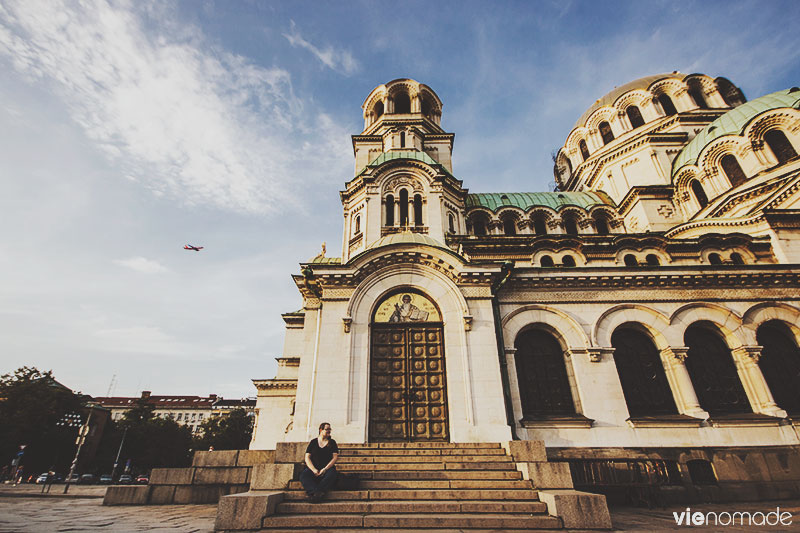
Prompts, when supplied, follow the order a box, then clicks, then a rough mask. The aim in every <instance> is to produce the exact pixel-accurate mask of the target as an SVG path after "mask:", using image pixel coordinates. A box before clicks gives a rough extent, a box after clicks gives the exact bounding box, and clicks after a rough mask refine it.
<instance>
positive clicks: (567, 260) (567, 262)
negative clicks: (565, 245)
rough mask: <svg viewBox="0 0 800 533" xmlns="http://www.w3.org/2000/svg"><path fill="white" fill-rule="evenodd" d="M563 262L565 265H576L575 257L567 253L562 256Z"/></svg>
mask: <svg viewBox="0 0 800 533" xmlns="http://www.w3.org/2000/svg"><path fill="white" fill-rule="evenodd" d="M561 264H563V265H564V266H565V267H574V266H575V258H574V257H572V256H571V255H565V256H564V257H562V258H561Z"/></svg>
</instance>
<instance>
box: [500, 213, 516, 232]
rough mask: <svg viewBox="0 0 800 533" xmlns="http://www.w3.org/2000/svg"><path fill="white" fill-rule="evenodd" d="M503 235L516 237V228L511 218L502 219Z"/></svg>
mask: <svg viewBox="0 0 800 533" xmlns="http://www.w3.org/2000/svg"><path fill="white" fill-rule="evenodd" d="M503 233H504V234H505V235H516V234H517V227H516V224H515V223H514V219H513V218H512V217H505V218H504V219H503Z"/></svg>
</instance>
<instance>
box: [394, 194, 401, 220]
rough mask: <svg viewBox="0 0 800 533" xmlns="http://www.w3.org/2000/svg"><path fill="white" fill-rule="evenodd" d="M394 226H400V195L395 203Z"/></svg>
mask: <svg viewBox="0 0 800 533" xmlns="http://www.w3.org/2000/svg"><path fill="white" fill-rule="evenodd" d="M393 225H394V226H400V225H401V221H400V195H398V196H397V199H395V201H394V224H393Z"/></svg>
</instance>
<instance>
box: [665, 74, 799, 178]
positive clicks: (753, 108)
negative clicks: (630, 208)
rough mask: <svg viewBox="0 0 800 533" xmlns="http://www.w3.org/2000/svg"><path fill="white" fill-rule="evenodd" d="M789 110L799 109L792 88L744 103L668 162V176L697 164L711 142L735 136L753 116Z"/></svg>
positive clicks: (714, 123) (699, 135)
mask: <svg viewBox="0 0 800 533" xmlns="http://www.w3.org/2000/svg"><path fill="white" fill-rule="evenodd" d="M782 107H790V108H794V109H800V89H798V88H797V87H792V88H791V89H785V90H783V91H777V92H774V93H772V94H768V95H766V96H762V97H761V98H756V99H755V100H751V101H749V102H746V103H744V104H742V105H740V106H738V107H736V108H734V109H731V110H730V111H728V112H727V113H725V114H724V115H722V116H721V117H719V118H718V119H717V120H715V121H714V122H712V123H711V124H709V125H708V126H706V127H705V128H704V129H703V130H702V131H700V133H698V134H697V135H696V136H695V138H694V139H692V140H691V142H690V143H689V144H687V145H686V147H685V148H684V149H683V150H681V153H679V154H678V157H676V158H675V160H674V161H673V162H672V175H673V176H674V175H675V174H676V173H677V172H678V170H680V168H681V167H683V166H685V165H693V164H695V163H697V158H698V157H699V156H700V153H701V152H702V151H703V148H705V147H706V146H708V145H709V144H710V143H711V142H712V141H714V140H715V139H718V138H720V137H723V136H725V135H739V134H741V133H742V131H743V130H744V129H745V128H746V127H747V125H748V124H749V123H750V122H751V121H752V120H753V118H755V117H756V116H758V115H760V114H762V113H764V112H766V111H771V110H773V109H779V108H782Z"/></svg>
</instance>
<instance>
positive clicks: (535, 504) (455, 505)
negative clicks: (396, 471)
mask: <svg viewBox="0 0 800 533" xmlns="http://www.w3.org/2000/svg"><path fill="white" fill-rule="evenodd" d="M276 511H277V512H278V513H280V514H318V513H325V514H342V513H361V514H367V513H495V514H497V513H528V514H536V513H546V512H547V505H546V504H545V503H543V502H539V501H521V502H520V501H491V500H488V501H486V500H483V501H482V500H475V501H469V500H460V501H447V500H432V501H424V500H423V501H409V500H396V501H332V502H322V503H310V502H302V501H300V502H286V503H281V504H278V506H277V509H276Z"/></svg>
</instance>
